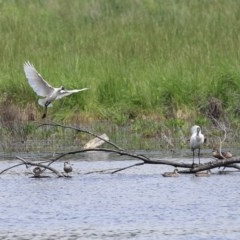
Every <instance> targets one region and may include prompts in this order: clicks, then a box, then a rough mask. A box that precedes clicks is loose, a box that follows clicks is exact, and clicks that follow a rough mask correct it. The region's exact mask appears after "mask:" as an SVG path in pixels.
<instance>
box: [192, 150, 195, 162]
mask: <svg viewBox="0 0 240 240" xmlns="http://www.w3.org/2000/svg"><path fill="white" fill-rule="evenodd" d="M192 152H193V164H192V166H194V157H195V154H194V149H193V150H192Z"/></svg>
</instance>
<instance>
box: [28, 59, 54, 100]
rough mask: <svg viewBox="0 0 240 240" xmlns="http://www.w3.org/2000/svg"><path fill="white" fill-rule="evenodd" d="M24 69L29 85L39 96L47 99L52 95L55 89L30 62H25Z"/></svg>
mask: <svg viewBox="0 0 240 240" xmlns="http://www.w3.org/2000/svg"><path fill="white" fill-rule="evenodd" d="M23 68H24V72H25V75H26V78H27V80H28V83H29V85H30V86H31V87H32V89H33V90H34V92H35V93H36V94H37V95H38V96H41V97H46V96H48V95H49V94H51V93H52V91H53V89H54V88H53V87H52V86H51V85H50V84H48V83H47V82H46V81H45V80H44V79H43V78H42V76H41V75H40V74H39V73H38V72H37V70H36V69H35V67H34V66H33V65H32V64H31V63H30V62H25V63H24V66H23Z"/></svg>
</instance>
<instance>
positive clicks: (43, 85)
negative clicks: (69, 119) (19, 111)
mask: <svg viewBox="0 0 240 240" xmlns="http://www.w3.org/2000/svg"><path fill="white" fill-rule="evenodd" d="M23 67H24V72H25V75H26V78H27V80H28V83H29V85H30V86H31V87H32V89H33V91H34V92H35V93H36V94H37V95H38V96H41V97H45V98H41V99H39V100H38V103H39V105H41V106H43V107H44V114H43V116H42V118H45V117H46V116H47V108H48V107H51V106H52V102H53V101H54V100H57V99H60V98H63V97H66V96H68V95H71V94H73V93H77V92H81V91H85V90H87V89H88V88H82V89H74V90H65V89H64V87H63V86H61V87H59V88H54V87H52V86H51V85H50V84H49V83H47V82H46V81H45V80H44V79H43V78H42V76H41V75H40V74H39V73H38V72H37V70H36V69H35V67H34V66H33V65H32V64H31V63H30V62H25V63H24V66H23Z"/></svg>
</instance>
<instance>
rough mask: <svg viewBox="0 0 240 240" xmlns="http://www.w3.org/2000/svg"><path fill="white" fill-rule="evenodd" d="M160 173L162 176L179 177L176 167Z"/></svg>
mask: <svg viewBox="0 0 240 240" xmlns="http://www.w3.org/2000/svg"><path fill="white" fill-rule="evenodd" d="M162 175H163V177H179V173H178V169H177V168H175V169H174V171H173V172H165V173H163V174H162Z"/></svg>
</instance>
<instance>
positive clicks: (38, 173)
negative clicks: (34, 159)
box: [33, 167, 42, 177]
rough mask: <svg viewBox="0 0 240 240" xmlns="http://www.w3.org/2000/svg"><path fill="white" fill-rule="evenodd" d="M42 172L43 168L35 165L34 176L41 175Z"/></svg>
mask: <svg viewBox="0 0 240 240" xmlns="http://www.w3.org/2000/svg"><path fill="white" fill-rule="evenodd" d="M41 173H42V170H41V168H40V167H35V168H34V169H33V174H34V177H40V175H41Z"/></svg>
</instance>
